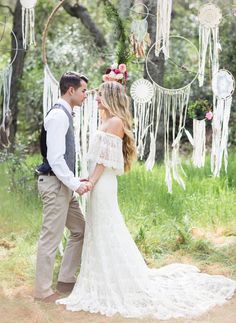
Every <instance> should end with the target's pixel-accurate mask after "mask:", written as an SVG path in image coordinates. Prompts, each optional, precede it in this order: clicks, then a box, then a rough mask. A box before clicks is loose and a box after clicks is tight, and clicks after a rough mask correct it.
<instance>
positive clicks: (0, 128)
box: [0, 22, 18, 148]
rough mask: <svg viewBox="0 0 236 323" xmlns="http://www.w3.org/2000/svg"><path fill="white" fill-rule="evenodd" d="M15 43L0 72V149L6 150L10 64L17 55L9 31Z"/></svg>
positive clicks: (9, 115)
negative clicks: (0, 115)
mask: <svg viewBox="0 0 236 323" xmlns="http://www.w3.org/2000/svg"><path fill="white" fill-rule="evenodd" d="M0 25H1V26H3V32H2V37H1V40H2V38H3V36H4V34H5V33H6V24H5V23H2V22H0ZM10 34H11V35H12V36H13V39H14V41H15V54H14V56H13V58H12V60H11V61H10V62H9V64H8V65H7V66H6V67H4V68H3V69H2V70H0V95H1V93H2V95H3V100H2V101H3V106H2V121H1V124H0V148H7V147H8V146H9V145H10V141H9V136H10V123H11V110H10V106H9V103H10V96H11V77H12V64H13V63H14V61H15V59H16V56H17V53H18V41H17V38H16V35H15V33H14V32H13V30H11V31H10Z"/></svg>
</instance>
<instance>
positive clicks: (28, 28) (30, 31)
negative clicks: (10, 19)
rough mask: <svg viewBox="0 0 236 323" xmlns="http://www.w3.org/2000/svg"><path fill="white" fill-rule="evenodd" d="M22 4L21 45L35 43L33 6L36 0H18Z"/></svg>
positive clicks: (25, 45)
mask: <svg viewBox="0 0 236 323" xmlns="http://www.w3.org/2000/svg"><path fill="white" fill-rule="evenodd" d="M20 3H21V5H22V38H23V47H24V49H26V48H27V46H28V45H36V41H35V10H34V9H35V6H36V3H37V0H20Z"/></svg>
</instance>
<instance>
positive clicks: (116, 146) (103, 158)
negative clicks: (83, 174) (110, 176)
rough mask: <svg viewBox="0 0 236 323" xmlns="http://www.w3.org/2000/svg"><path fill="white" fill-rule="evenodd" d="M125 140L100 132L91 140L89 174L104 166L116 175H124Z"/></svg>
mask: <svg viewBox="0 0 236 323" xmlns="http://www.w3.org/2000/svg"><path fill="white" fill-rule="evenodd" d="M122 148H123V140H122V139H121V138H120V137H118V136H116V135H114V134H111V133H108V132H104V131H101V130H98V131H97V132H96V134H95V136H94V137H93V138H92V140H91V144H90V146H89V151H88V155H87V160H88V166H89V172H91V170H92V169H94V167H95V166H96V164H102V165H104V166H105V167H106V168H108V169H111V170H112V171H113V172H114V173H115V175H121V174H123V173H124V156H123V150H122Z"/></svg>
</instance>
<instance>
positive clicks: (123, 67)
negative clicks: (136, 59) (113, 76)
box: [119, 64, 127, 73]
mask: <svg viewBox="0 0 236 323" xmlns="http://www.w3.org/2000/svg"><path fill="white" fill-rule="evenodd" d="M119 70H120V72H121V73H124V72H126V70H127V69H126V65H125V64H120V65H119Z"/></svg>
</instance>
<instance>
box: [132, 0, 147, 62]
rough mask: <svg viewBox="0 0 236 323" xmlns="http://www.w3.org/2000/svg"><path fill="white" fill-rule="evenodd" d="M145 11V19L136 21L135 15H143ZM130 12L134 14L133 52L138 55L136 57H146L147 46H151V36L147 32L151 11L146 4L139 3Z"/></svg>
mask: <svg viewBox="0 0 236 323" xmlns="http://www.w3.org/2000/svg"><path fill="white" fill-rule="evenodd" d="M140 9H141V12H140ZM143 9H145V10H146V14H145V17H144V18H143V19H135V15H134V13H136V14H143V13H142V10H143ZM130 12H131V13H132V15H131V17H132V22H131V29H130V31H131V35H130V42H131V44H132V47H133V52H134V54H135V55H136V57H144V56H145V50H146V48H147V46H150V44H151V40H150V36H149V33H148V32H147V29H148V23H147V17H148V14H149V9H148V7H147V6H146V5H145V4H143V3H138V4H135V5H134V6H133V7H132V8H131V9H130Z"/></svg>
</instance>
